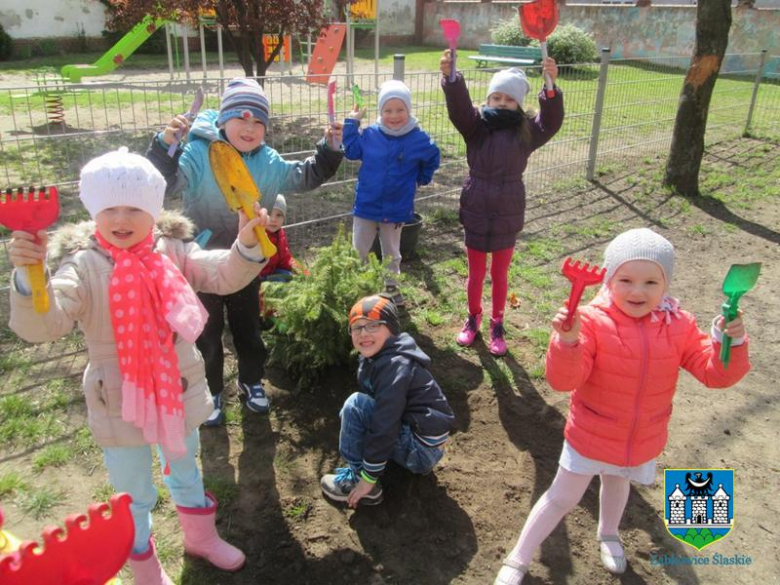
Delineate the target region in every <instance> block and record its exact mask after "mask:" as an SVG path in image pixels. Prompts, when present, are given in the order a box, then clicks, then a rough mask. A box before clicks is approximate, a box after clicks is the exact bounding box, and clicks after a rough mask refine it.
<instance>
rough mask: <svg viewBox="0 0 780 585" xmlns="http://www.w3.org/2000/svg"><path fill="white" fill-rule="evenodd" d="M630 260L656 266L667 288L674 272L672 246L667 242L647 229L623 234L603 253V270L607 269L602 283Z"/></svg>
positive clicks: (606, 281) (608, 279)
mask: <svg viewBox="0 0 780 585" xmlns="http://www.w3.org/2000/svg"><path fill="white" fill-rule="evenodd" d="M632 260H649V261H651V262H655V263H656V264H658V265H659V266H660V267H661V270H663V272H664V278H665V279H666V286H667V288H668V287H669V284H670V283H671V281H672V274H673V272H674V246H672V244H671V242H670V241H669V240H667V239H666V238H664V237H663V236H661V235H659V234H657V233H655V232H654V231H652V230H649V229H647V228H639V229H633V230H628V231H627V232H623V233H622V234H620V235H619V236H617V237H616V238H615V239H614V240H612V241H611V242H610V243H609V245H608V246H607V249H606V251H605V252H604V268H606V269H607V273H606V275H605V276H604V282H605V283H608V282H609V281H610V279H611V278H612V277H613V276H615V272H617V270H618V268H620V267H621V266H622V265H623V264H625V263H626V262H630V261H632Z"/></svg>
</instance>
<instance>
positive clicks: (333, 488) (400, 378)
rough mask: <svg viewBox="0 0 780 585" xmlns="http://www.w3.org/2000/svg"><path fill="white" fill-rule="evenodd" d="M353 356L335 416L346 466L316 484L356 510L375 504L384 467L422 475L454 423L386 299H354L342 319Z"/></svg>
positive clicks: (425, 364) (418, 351)
mask: <svg viewBox="0 0 780 585" xmlns="http://www.w3.org/2000/svg"><path fill="white" fill-rule="evenodd" d="M349 331H350V334H351V335H352V344H353V345H354V347H355V349H357V350H358V352H359V353H360V358H359V359H360V365H359V367H358V385H359V386H360V391H359V392H355V393H353V394H352V395H351V396H350V397H349V398H347V400H346V401H345V402H344V406H343V407H342V409H341V413H340V415H339V416H340V417H341V432H340V433H339V452H340V453H341V456H342V457H343V458H344V459H345V460H346V462H347V465H348V466H349V467H345V468H339V469H336V473H335V474H328V475H325V476H323V478H322V480H321V481H320V485H321V487H322V491H323V493H324V494H325V496H326V497H328V498H330V499H331V500H334V501H337V502H347V504H349V506H350V507H352V508H356V507H357V506H358V504H368V505H373V504H379V503H381V502H382V499H383V496H382V486H381V484H380V482H379V478H380V477H381V475H382V473H383V472H384V470H385V466H386V464H387V462H388V460H390V459H392V460H393V461H395V462H396V463H397V464H398V465H400V466H402V467H405V468H406V469H408V470H409V471H411V472H412V473H418V474H426V473H428V472H430V471H431V470H432V469H433V467H434V466H435V465H436V464H437V463H438V462H439V460H440V459H441V458H442V455H444V443H445V442H446V440H447V438H448V437H449V433H450V429H451V428H452V425H453V422H454V420H455V417H454V415H453V413H452V409H451V408H450V405H449V404H448V403H447V398H446V397H445V396H444V393H443V392H442V391H441V388H440V387H439V385H438V384H437V383H436V380H434V379H433V376H432V375H431V373H430V372H429V371H428V367H429V366H430V364H431V359H430V358H429V357H428V356H427V355H426V354H425V353H424V352H423V351H422V350H421V349H420V348H419V347H418V346H417V343H416V342H415V341H414V339H412V337H411V336H410V335H409V334H407V333H401V325H400V322H399V321H398V309H397V308H396V306H395V304H394V303H393V300H392V299H391V298H390V297H389V296H387V295H385V294H380V295H374V296H369V297H365V298H362V299H360V300H359V301H358V302H357V303H355V305H354V306H353V307H352V310H351V311H350V313H349Z"/></svg>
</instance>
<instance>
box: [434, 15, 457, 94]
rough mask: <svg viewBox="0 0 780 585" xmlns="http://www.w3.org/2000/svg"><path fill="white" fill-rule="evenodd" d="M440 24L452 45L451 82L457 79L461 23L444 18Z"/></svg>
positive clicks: (445, 36)
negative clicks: (456, 62)
mask: <svg viewBox="0 0 780 585" xmlns="http://www.w3.org/2000/svg"><path fill="white" fill-rule="evenodd" d="M439 25H440V26H441V30H442V31H443V32H444V38H445V39H447V43H449V45H450V56H451V57H452V65H451V66H450V82H453V81H455V49H456V48H457V47H458V39H460V23H459V22H458V21H457V20H452V19H450V18H442V19H441V20H440V21H439Z"/></svg>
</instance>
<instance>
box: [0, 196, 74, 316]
mask: <svg viewBox="0 0 780 585" xmlns="http://www.w3.org/2000/svg"><path fill="white" fill-rule="evenodd" d="M59 214H60V200H59V192H58V191H57V188H56V187H49V188H48V189H47V188H46V187H41V188H40V189H35V188H34V187H30V188H29V189H28V190H27V191H26V192H25V190H24V188H23V187H20V188H19V189H17V190H16V191H14V190H13V189H7V190H6V192H5V193H0V224H2V225H4V226H5V227H7V228H8V229H9V230H21V231H24V232H28V233H30V234H37V233H38V230H43V229H46V228H47V227H49V226H50V225H51V224H53V223H54V222H55V221H57V217H58V216H59ZM27 270H28V271H29V274H30V285H31V286H32V301H33V308H34V309H35V312H36V313H48V312H49V295H47V294H46V277H45V275H44V273H43V264H42V263H41V264H30V265H29V266H28V267H27Z"/></svg>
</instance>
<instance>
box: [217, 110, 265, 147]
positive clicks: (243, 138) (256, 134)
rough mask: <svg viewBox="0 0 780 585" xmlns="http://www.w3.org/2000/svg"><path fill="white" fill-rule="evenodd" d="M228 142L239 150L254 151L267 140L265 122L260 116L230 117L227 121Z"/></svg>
mask: <svg viewBox="0 0 780 585" xmlns="http://www.w3.org/2000/svg"><path fill="white" fill-rule="evenodd" d="M225 135H226V136H227V139H228V142H230V144H232V145H233V146H234V147H235V148H236V150H238V151H239V152H252V151H253V150H254V149H255V148H257V147H258V146H260V145H261V144H262V143H263V141H264V140H265V124H263V122H262V121H261V120H260V118H255V117H254V116H252V117H250V118H230V120H228V121H227V122H225Z"/></svg>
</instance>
